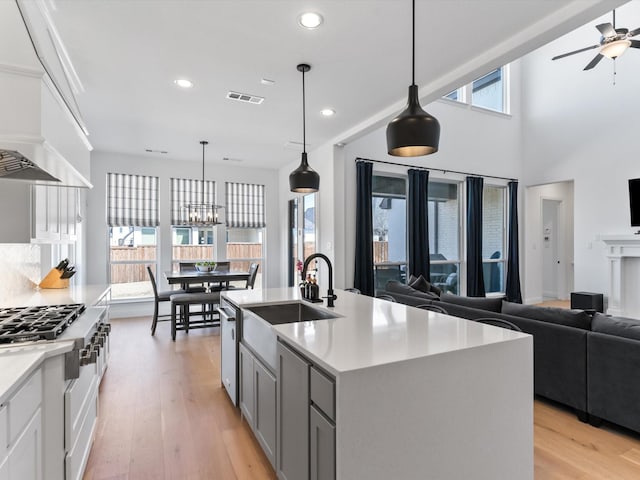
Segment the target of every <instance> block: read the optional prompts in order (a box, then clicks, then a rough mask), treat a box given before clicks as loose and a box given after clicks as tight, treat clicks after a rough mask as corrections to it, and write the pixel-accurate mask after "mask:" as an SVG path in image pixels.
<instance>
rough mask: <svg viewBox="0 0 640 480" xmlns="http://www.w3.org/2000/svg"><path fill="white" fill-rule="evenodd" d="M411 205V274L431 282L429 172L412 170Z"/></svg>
mask: <svg viewBox="0 0 640 480" xmlns="http://www.w3.org/2000/svg"><path fill="white" fill-rule="evenodd" d="M408 174H409V204H408V214H409V218H408V219H407V223H408V227H409V228H408V230H409V232H408V233H409V239H408V240H409V255H408V257H409V258H408V261H409V273H410V274H411V275H414V276H416V277H419V276H420V275H422V276H423V277H424V278H426V279H427V281H429V279H430V278H431V276H430V275H429V203H428V202H429V198H428V197H429V193H428V192H429V171H428V170H417V169H413V168H412V169H410V170H409V172H408Z"/></svg>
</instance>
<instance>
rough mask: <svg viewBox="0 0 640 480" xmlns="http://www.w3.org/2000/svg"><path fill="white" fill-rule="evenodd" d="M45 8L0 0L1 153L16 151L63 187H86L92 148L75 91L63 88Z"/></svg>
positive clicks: (54, 36)
mask: <svg viewBox="0 0 640 480" xmlns="http://www.w3.org/2000/svg"><path fill="white" fill-rule="evenodd" d="M46 8H47V7H46V2H25V1H19V2H18V3H15V2H0V111H1V112H3V113H4V115H2V116H0V150H12V151H18V152H19V153H21V154H22V155H23V156H25V157H26V158H27V159H29V160H31V161H32V162H33V163H35V164H36V165H37V166H38V167H40V168H42V169H43V170H45V171H46V172H48V173H49V174H51V175H52V176H54V177H55V178H57V179H59V180H60V181H61V185H66V186H77V187H90V186H91V184H90V182H89V178H90V175H89V160H90V151H91V149H92V147H91V144H90V143H89V141H88V139H87V132H86V127H85V126H84V123H83V121H82V118H81V117H80V113H79V112H78V111H77V108H75V105H76V103H75V101H74V100H73V92H71V90H70V89H69V88H68V87H64V86H65V85H68V82H67V79H66V78H65V77H64V69H63V68H61V66H60V60H59V59H58V55H57V53H56V52H57V50H56V48H55V43H54V39H55V38H56V35H57V34H56V33H55V27H54V26H53V24H51V23H50V21H49V17H48V15H47V12H46ZM20 9H22V13H23V14H24V18H25V20H24V21H23V19H22V15H21V10H20ZM25 22H26V25H27V26H28V27H29V32H30V33H31V35H32V37H33V39H34V44H35V45H36V47H37V48H38V53H40V55H41V58H42V64H41V63H40V62H39V61H38V57H37V56H36V52H35V51H34V48H33V46H32V45H31V41H30V40H29V35H28V31H27V26H25ZM43 64H44V66H45V67H46V69H45V67H43ZM70 106H74V107H73V108H71V107H70ZM0 178H1V177H0Z"/></svg>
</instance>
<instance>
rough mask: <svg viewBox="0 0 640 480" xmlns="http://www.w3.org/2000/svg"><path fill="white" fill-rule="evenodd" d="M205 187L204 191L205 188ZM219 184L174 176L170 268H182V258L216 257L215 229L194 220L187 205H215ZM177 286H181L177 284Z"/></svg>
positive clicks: (199, 260)
mask: <svg viewBox="0 0 640 480" xmlns="http://www.w3.org/2000/svg"><path fill="white" fill-rule="evenodd" d="M203 188H204V191H203ZM215 199H216V186H215V182H213V181H211V180H205V181H204V183H203V182H202V180H190V179H184V178H172V179H171V225H172V226H173V227H172V233H171V240H172V241H171V245H172V246H171V267H172V269H173V270H179V269H180V266H179V263H180V262H181V261H188V262H201V261H211V260H213V259H214V251H215V250H214V246H215V245H214V228H213V226H202V225H197V223H194V222H193V221H192V219H190V218H189V215H188V210H187V209H186V208H185V206H186V205H188V204H191V203H196V204H200V203H203V202H204V203H207V204H215V203H216V202H215ZM175 288H179V287H178V286H176V287H175Z"/></svg>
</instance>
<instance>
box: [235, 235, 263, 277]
mask: <svg viewBox="0 0 640 480" xmlns="http://www.w3.org/2000/svg"><path fill="white" fill-rule="evenodd" d="M263 235H264V229H262V228H228V229H227V260H229V261H230V262H231V263H230V266H229V268H230V269H231V270H238V271H244V272H246V271H248V270H249V266H250V265H251V264H252V263H257V264H258V265H259V267H258V274H257V276H256V281H255V283H254V285H253V288H254V289H257V288H262V278H263V269H264V255H263ZM231 283H232V284H234V283H236V284H237V286H241V287H243V286H244V283H245V282H231Z"/></svg>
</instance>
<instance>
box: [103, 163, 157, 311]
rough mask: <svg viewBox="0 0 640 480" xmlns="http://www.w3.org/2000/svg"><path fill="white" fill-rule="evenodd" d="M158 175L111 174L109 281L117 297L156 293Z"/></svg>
mask: <svg viewBox="0 0 640 480" xmlns="http://www.w3.org/2000/svg"><path fill="white" fill-rule="evenodd" d="M158 224H159V221H158V177H147V176H142V175H126V174H120V173H109V174H107V225H108V226H109V281H110V283H111V295H112V298H113V299H123V298H133V297H149V296H153V289H152V287H151V282H150V281H149V275H148V274H147V269H146V267H147V266H151V268H152V270H153V272H154V274H155V273H156V262H157V243H158V242H157V232H156V227H157V226H158Z"/></svg>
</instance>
